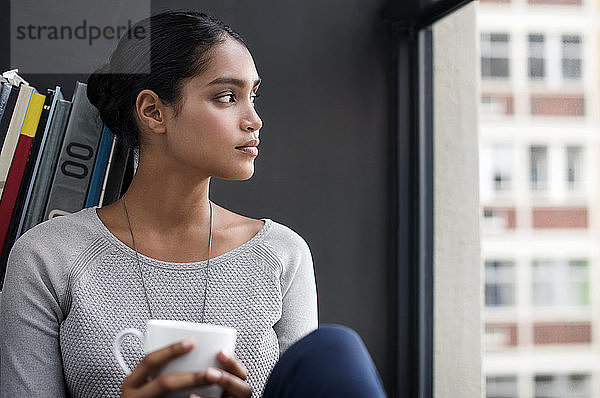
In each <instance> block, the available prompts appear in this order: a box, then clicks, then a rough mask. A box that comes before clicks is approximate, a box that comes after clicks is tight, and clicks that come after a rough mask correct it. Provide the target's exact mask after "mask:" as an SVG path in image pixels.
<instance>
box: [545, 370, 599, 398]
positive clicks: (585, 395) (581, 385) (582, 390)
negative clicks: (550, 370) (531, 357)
mask: <svg viewBox="0 0 600 398" xmlns="http://www.w3.org/2000/svg"><path fill="white" fill-rule="evenodd" d="M534 380H535V398H568V397H573V398H590V397H591V394H592V388H591V376H590V375H589V374H570V375H547V374H544V375H536V376H535V379H534Z"/></svg>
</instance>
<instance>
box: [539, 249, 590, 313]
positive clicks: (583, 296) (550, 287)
mask: <svg viewBox="0 0 600 398" xmlns="http://www.w3.org/2000/svg"><path fill="white" fill-rule="evenodd" d="M588 268H589V267H588V262H587V260H570V261H563V260H534V261H533V305H534V306H588V305H589V304H590V282H589V280H590V276H589V269H588Z"/></svg>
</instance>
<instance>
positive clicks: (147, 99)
mask: <svg viewBox="0 0 600 398" xmlns="http://www.w3.org/2000/svg"><path fill="white" fill-rule="evenodd" d="M165 108H166V106H165V104H164V103H163V102H162V101H161V99H160V98H159V97H158V95H156V93H155V92H154V91H152V90H142V91H140V92H139V94H138V96H137V99H136V101H135V109H136V113H137V117H138V120H139V122H140V130H147V131H148V132H151V133H155V134H163V133H165V132H166V131H167V128H166V124H165V116H166V109H165Z"/></svg>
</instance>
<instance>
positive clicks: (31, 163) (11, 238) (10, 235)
mask: <svg viewBox="0 0 600 398" xmlns="http://www.w3.org/2000/svg"><path fill="white" fill-rule="evenodd" d="M49 93H50V95H48V96H46V99H45V102H44V104H43V106H42V113H41V115H40V118H39V122H38V124H37V130H36V132H35V135H34V137H33V141H32V143H31V149H30V151H29V154H28V157H27V163H26V164H25V171H24V172H23V177H22V178H21V183H20V184H19V192H18V194H17V200H16V201H15V206H14V208H13V211H12V216H11V218H10V224H9V226H8V231H7V233H6V238H5V239H4V247H3V248H2V250H0V264H6V263H7V261H8V254H9V252H10V249H12V247H13V245H14V243H15V240H16V239H17V232H18V229H19V223H20V221H21V220H22V218H23V215H24V214H25V209H26V205H27V192H28V190H29V186H30V185H31V179H32V177H33V170H34V167H35V163H36V160H37V157H38V154H39V152H40V147H41V142H42V139H43V137H44V131H45V129H46V125H47V122H48V116H49V115H50V109H51V105H52V102H53V100H54V98H53V97H54V96H53V92H52V91H50V90H49ZM20 140H21V139H20V138H19V141H20ZM11 168H12V166H11ZM9 177H10V173H9ZM7 183H8V180H7ZM7 189H8V188H7Z"/></svg>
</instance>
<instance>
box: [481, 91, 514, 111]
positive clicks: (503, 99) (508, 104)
mask: <svg viewBox="0 0 600 398" xmlns="http://www.w3.org/2000/svg"><path fill="white" fill-rule="evenodd" d="M480 111H481V114H482V115H486V116H490V115H502V116H504V115H512V114H513V113H514V101H513V97H512V95H510V94H483V95H482V96H481V109H480Z"/></svg>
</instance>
